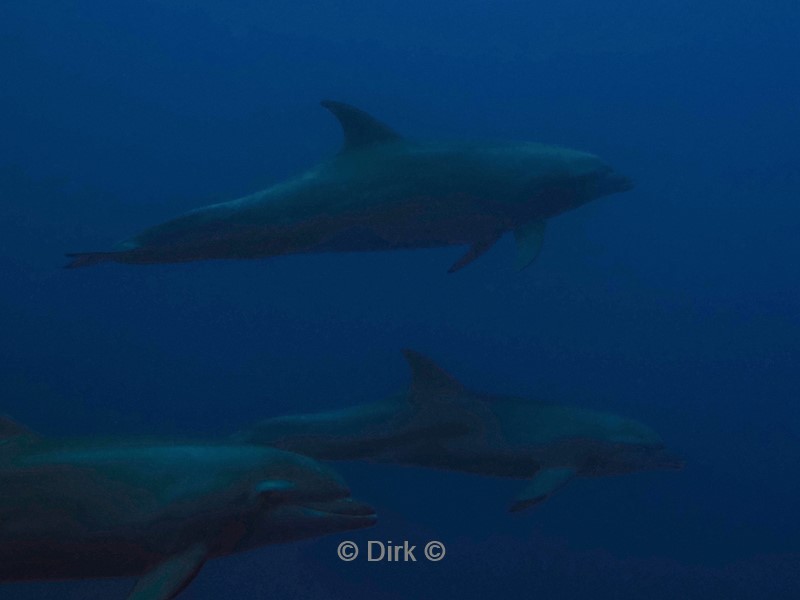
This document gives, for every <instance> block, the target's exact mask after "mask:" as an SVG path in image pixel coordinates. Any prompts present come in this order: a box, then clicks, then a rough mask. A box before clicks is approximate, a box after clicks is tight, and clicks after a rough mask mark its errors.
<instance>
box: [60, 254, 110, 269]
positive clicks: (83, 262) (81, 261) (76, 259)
mask: <svg viewBox="0 0 800 600" xmlns="http://www.w3.org/2000/svg"><path fill="white" fill-rule="evenodd" d="M119 254H120V253H119V252H72V253H69V254H65V255H64V256H66V257H67V258H69V259H71V260H70V262H69V263H68V264H67V265H65V267H64V268H65V269H79V268H80V267H91V266H94V265H98V264H100V263H104V262H113V261H115V260H116V257H117V256H119Z"/></svg>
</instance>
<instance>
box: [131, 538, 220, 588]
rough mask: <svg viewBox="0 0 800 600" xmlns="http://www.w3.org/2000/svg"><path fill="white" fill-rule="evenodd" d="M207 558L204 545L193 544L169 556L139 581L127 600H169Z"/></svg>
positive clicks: (200, 567)
mask: <svg viewBox="0 0 800 600" xmlns="http://www.w3.org/2000/svg"><path fill="white" fill-rule="evenodd" d="M207 558H208V548H207V547H206V545H205V544H194V545H192V546H190V547H189V548H187V549H186V550H184V551H183V552H181V553H179V554H175V555H173V556H171V557H170V558H168V559H167V560H165V561H164V562H162V563H160V564H158V565H156V567H155V568H153V569H152V570H150V571H148V572H147V573H146V574H145V575H144V576H142V578H141V579H139V581H138V582H137V583H136V587H134V588H133V591H132V592H131V593H130V595H129V596H128V600H171V599H172V598H174V597H175V596H177V595H178V594H180V593H181V591H182V590H183V589H184V588H185V587H186V586H187V585H189V583H191V581H192V579H194V578H195V576H196V575H197V574H198V573H199V572H200V569H202V568H203V564H204V563H205V562H206V559H207Z"/></svg>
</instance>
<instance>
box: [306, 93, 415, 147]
mask: <svg viewBox="0 0 800 600" xmlns="http://www.w3.org/2000/svg"><path fill="white" fill-rule="evenodd" d="M320 104H322V106H324V107H325V108H327V109H328V110H329V111H331V113H333V116H334V117H336V118H337V119H338V121H339V125H341V126H342V133H344V147H343V148H342V152H347V151H349V150H355V149H358V148H362V147H364V146H369V145H370V144H377V143H380V142H390V141H392V140H399V139H401V136H399V135H398V134H397V133H395V131H394V130H393V129H392V128H391V127H389V126H388V125H384V124H383V123H381V122H380V121H378V120H377V119H376V118H374V117H373V116H372V115H369V114H367V113H365V112H364V111H363V110H361V109H360V108H356V107H355V106H350V105H349V104H345V103H344V102H336V101H335V100H323V101H322V102H321V103H320Z"/></svg>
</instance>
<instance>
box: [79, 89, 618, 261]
mask: <svg viewBox="0 0 800 600" xmlns="http://www.w3.org/2000/svg"><path fill="white" fill-rule="evenodd" d="M323 106H325V107H326V108H328V109H329V110H330V111H331V112H332V113H333V114H334V115H335V116H336V117H337V118H338V120H339V122H340V124H341V126H342V129H343V132H344V137H345V145H344V148H343V150H342V151H341V152H340V153H339V154H338V155H336V156H335V157H333V158H331V159H329V160H326V161H324V162H322V163H321V164H319V165H317V166H316V167H315V168H313V169H311V170H310V171H308V172H306V173H304V174H303V175H300V176H298V177H295V178H294V179H290V180H289V181H286V182H284V183H280V184H278V185H275V186H273V187H271V188H268V189H266V190H263V191H260V192H257V193H255V194H252V195H250V196H246V197H244V198H240V199H238V200H233V201H230V202H223V203H221V204H214V205H211V206H207V207H204V208H200V209H197V210H194V211H191V212H189V213H187V214H185V215H183V216H180V217H178V218H176V219H173V220H171V221H168V222H166V223H164V224H162V225H157V226H155V227H152V228H150V229H147V230H145V231H144V232H142V233H140V234H139V235H137V236H135V237H133V238H130V239H129V240H126V241H124V242H122V243H121V244H120V245H119V246H118V247H117V248H116V249H115V250H114V251H112V252H90V253H79V254H70V255H69V256H71V257H73V260H72V262H71V263H70V264H69V265H68V266H69V267H83V266H89V265H94V264H97V263H101V262H109V261H114V262H122V263H137V264H147V263H175V262H187V261H195V260H207V259H244V258H262V257H268V256H278V255H285V254H297V253H309V252H358V251H374V250H394V249H402V248H430V247H440V246H452V245H467V246H469V249H468V250H467V252H466V254H464V256H462V257H461V258H460V259H459V260H458V261H457V262H456V263H455V264H453V265H452V267H451V268H450V271H455V270H457V269H460V268H461V267H463V266H465V265H467V264H469V263H470V262H472V261H473V260H475V259H476V258H477V257H479V256H480V255H481V254H483V253H484V252H485V251H486V250H488V249H489V248H490V247H491V246H492V244H494V243H495V242H496V241H497V240H498V238H500V236H502V235H503V234H504V233H505V232H508V231H513V232H514V235H515V237H516V240H517V246H518V266H519V267H520V268H522V267H524V266H527V265H528V264H530V263H531V262H533V260H534V259H535V258H536V256H537V255H538V253H539V250H540V249H541V245H542V240H543V236H544V224H545V220H546V219H548V218H550V217H553V216H555V215H558V214H559V213H562V212H564V211H567V210H570V209H572V208H575V207H577V206H580V205H582V204H584V203H586V202H589V201H590V200H593V199H594V198H598V197H601V196H605V195H608V194H613V193H615V192H622V191H625V190H628V189H630V188H631V187H632V184H631V182H630V180H628V179H627V178H625V177H623V176H621V175H619V174H617V173H615V172H614V170H613V169H612V168H611V167H609V166H608V165H606V164H605V163H603V162H602V161H601V160H600V159H599V158H597V157H596V156H594V155H591V154H587V153H584V152H578V151H575V150H570V149H567V148H560V147H555V146H545V145H542V144H535V143H494V144H478V143H422V142H412V141H409V140H406V139H403V138H401V137H400V136H399V135H398V134H397V133H395V132H394V131H392V130H391V129H390V128H389V127H387V126H386V125H384V124H383V123H380V122H379V121H377V120H375V119H374V118H372V117H371V116H370V115H368V114H366V113H364V112H363V111H361V110H359V109H357V108H354V107H352V106H349V105H346V104H342V103H339V102H331V101H327V102H323Z"/></svg>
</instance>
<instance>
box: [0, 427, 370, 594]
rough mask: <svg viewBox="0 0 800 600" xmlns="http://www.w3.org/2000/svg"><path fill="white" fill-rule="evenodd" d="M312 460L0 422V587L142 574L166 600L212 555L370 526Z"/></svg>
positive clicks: (144, 588)
mask: <svg viewBox="0 0 800 600" xmlns="http://www.w3.org/2000/svg"><path fill="white" fill-rule="evenodd" d="M374 523H375V514H374V511H373V510H372V509H371V508H370V507H368V506H366V505H364V504H360V503H358V502H356V501H355V500H353V499H352V498H351V497H350V492H349V491H348V489H347V487H346V486H345V484H344V483H343V482H342V480H341V479H340V478H339V477H338V476H337V475H336V474H335V473H334V472H333V471H331V470H330V469H329V468H328V467H326V466H323V465H321V464H319V463H317V462H316V461H314V460H312V459H310V458H307V457H303V456H299V455H296V454H292V453H289V452H285V451H282V450H276V449H272V448H266V447H257V446H242V445H235V444H230V443H223V444H202V443H196V442H194V443H189V442H181V443H175V442H170V443H167V442H163V441H159V442H156V441H147V440H133V441H125V442H121V441H103V440H95V439H86V440H75V441H60V440H46V439H42V438H40V437H39V436H37V435H35V434H34V433H32V432H31V431H29V430H27V429H25V428H24V427H22V426H19V425H17V424H16V423H14V422H13V421H11V420H9V419H7V418H2V419H0V581H2V582H8V581H30V580H55V579H74V578H96V577H123V576H135V577H139V579H138V582H137V583H136V585H135V587H134V589H133V590H132V591H131V593H130V595H129V596H128V598H129V600H166V599H169V598H174V597H175V596H176V595H178V594H179V593H180V592H181V590H183V589H184V588H185V587H186V586H187V585H188V584H189V583H190V582H191V580H192V579H193V578H194V576H195V575H196V574H197V573H198V572H199V570H200V569H201V568H202V566H203V564H204V563H205V561H206V560H208V559H210V558H215V557H218V556H223V555H227V554H231V553H235V552H241V551H245V550H249V549H252V548H257V547H259V546H263V545H265V544H276V543H283V542H291V541H294V540H300V539H306V538H311V537H315V536H319V535H323V534H328V533H335V532H340V531H347V530H351V529H358V528H362V527H368V526H371V525H373V524H374Z"/></svg>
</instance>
